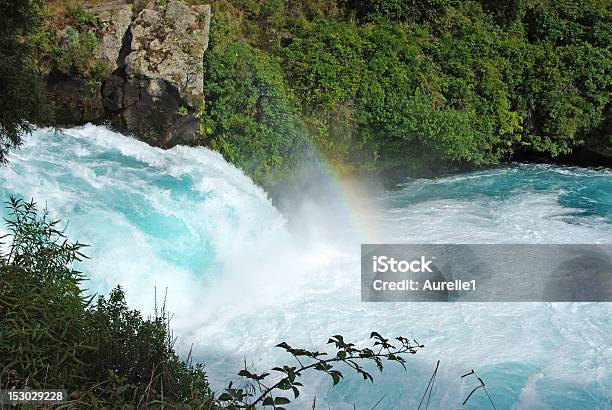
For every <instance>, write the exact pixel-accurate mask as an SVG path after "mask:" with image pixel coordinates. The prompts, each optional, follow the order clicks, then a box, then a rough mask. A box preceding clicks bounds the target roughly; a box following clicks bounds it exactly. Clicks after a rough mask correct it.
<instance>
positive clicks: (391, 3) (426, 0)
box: [347, 0, 458, 21]
mask: <svg viewBox="0 0 612 410" xmlns="http://www.w3.org/2000/svg"><path fill="white" fill-rule="evenodd" d="M347 3H348V4H347V7H348V9H349V10H352V11H354V12H355V14H356V16H357V18H358V19H360V20H362V21H375V20H380V19H385V20H390V21H408V20H409V21H423V20H426V19H430V18H432V17H434V16H436V15H438V14H440V13H442V12H443V11H444V9H445V8H447V7H449V6H451V5H452V4H456V3H458V1H457V0H415V1H406V0H348V2H347Z"/></svg>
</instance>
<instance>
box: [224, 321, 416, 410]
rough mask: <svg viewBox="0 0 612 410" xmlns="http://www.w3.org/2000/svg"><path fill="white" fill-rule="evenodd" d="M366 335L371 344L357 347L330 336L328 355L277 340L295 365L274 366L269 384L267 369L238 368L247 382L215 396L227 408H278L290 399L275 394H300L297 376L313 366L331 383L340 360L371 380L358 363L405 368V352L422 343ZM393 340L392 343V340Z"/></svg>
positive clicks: (338, 374) (335, 381)
mask: <svg viewBox="0 0 612 410" xmlns="http://www.w3.org/2000/svg"><path fill="white" fill-rule="evenodd" d="M370 339H371V340H372V341H373V344H372V347H371V348H370V347H363V348H358V347H356V346H355V344H354V343H348V342H345V341H344V338H343V337H342V336H340V335H336V336H333V337H332V338H330V339H329V340H328V342H327V343H328V344H331V345H334V348H335V352H334V354H333V355H329V354H327V353H324V352H318V351H310V350H305V349H296V348H292V347H291V346H289V345H288V344H287V343H286V342H282V343H280V344H278V345H277V346H276V347H280V348H281V349H284V350H285V351H287V352H288V353H290V354H291V355H292V356H293V357H294V358H295V360H296V361H297V362H298V366H288V365H285V366H282V367H274V368H273V369H272V370H271V371H273V372H276V373H277V374H279V375H280V377H281V379H280V380H277V381H275V382H272V384H268V383H267V380H266V379H267V378H268V377H269V376H271V374H270V373H261V374H256V373H252V372H250V371H249V370H247V369H246V366H245V369H243V370H241V371H240V372H239V373H238V375H239V376H242V377H244V378H246V379H247V380H248V384H247V386H246V387H244V388H234V387H233V383H231V382H230V384H229V385H228V387H227V388H226V390H225V392H224V393H223V394H221V395H220V396H219V402H220V406H222V407H225V408H229V409H241V408H246V409H253V408H255V406H257V405H260V406H272V407H274V408H275V409H282V407H281V406H282V405H285V404H289V403H291V399H289V398H288V397H285V396H281V395H279V394H281V393H280V391H288V390H291V391H292V392H293V396H294V399H296V398H297V397H298V396H299V394H300V388H301V387H302V386H303V385H302V383H300V381H299V378H300V377H302V375H303V374H304V373H305V372H306V371H309V370H316V371H320V372H323V373H327V374H328V375H329V376H330V377H331V378H332V382H333V384H334V386H335V385H336V384H338V383H339V382H340V380H341V379H342V378H343V377H344V376H343V374H342V373H341V372H340V371H339V370H338V369H337V368H335V367H334V366H335V365H337V364H344V365H346V366H348V367H350V368H351V369H353V370H354V371H355V372H357V374H359V375H361V376H362V377H363V379H364V380H370V381H371V382H373V381H374V379H373V377H372V375H371V374H370V373H368V372H367V371H366V370H364V367H363V365H361V364H360V363H363V362H364V361H365V362H374V363H375V364H376V367H377V368H378V370H379V371H381V372H382V371H383V368H384V365H383V362H385V361H392V362H397V363H399V364H400V365H401V366H402V367H403V368H404V370H406V365H405V362H406V359H405V358H404V357H403V356H404V355H406V354H415V353H416V352H417V351H418V350H419V349H422V348H423V347H424V345H422V344H419V343H418V342H417V341H416V340H412V341H410V340H408V339H406V338H405V337H402V336H399V337H396V338H395V339H394V341H393V342H392V341H391V340H389V339H386V338H384V337H383V336H381V335H380V334H379V333H377V332H372V334H371V335H370ZM392 343H393V344H392Z"/></svg>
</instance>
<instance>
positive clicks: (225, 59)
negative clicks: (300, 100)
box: [203, 21, 305, 181]
mask: <svg viewBox="0 0 612 410" xmlns="http://www.w3.org/2000/svg"><path fill="white" fill-rule="evenodd" d="M222 24H223V22H222V21H221V22H220V21H217V22H216V23H215V24H214V25H213V28H212V30H213V33H214V34H213V35H212V36H211V40H210V41H211V44H210V49H209V51H208V53H207V55H206V59H205V64H204V78H205V79H204V85H205V91H204V92H205V95H206V105H205V111H204V113H203V121H204V125H205V126H204V130H205V133H206V134H207V136H208V144H209V145H210V146H211V147H213V148H214V149H216V150H218V151H220V152H221V153H222V154H223V155H224V156H225V158H226V159H227V160H228V161H230V162H232V163H233V164H236V165H237V166H239V167H241V168H243V169H244V170H245V171H247V172H248V173H249V174H250V175H252V176H253V177H254V178H255V179H256V180H258V181H262V180H263V179H264V177H273V176H274V175H278V174H280V173H283V172H287V171H289V170H290V169H291V168H292V166H293V165H295V163H296V162H297V160H298V159H299V155H300V153H301V151H302V147H303V145H304V143H305V138H304V134H303V130H302V128H301V125H300V122H299V120H298V118H297V117H296V115H295V112H294V109H293V107H292V104H291V101H290V99H289V96H288V95H287V89H286V87H285V84H284V82H283V77H282V71H281V68H280V65H279V63H278V61H276V60H275V59H273V58H270V57H268V56H266V55H265V54H263V53H262V52H261V51H259V50H257V49H255V48H253V47H251V46H249V45H247V44H244V43H240V42H238V41H235V40H234V39H233V38H232V37H231V35H230V34H229V30H227V28H226V29H225V31H224V29H223V28H221V27H220V26H221V25H222Z"/></svg>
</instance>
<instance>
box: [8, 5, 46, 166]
mask: <svg viewBox="0 0 612 410" xmlns="http://www.w3.org/2000/svg"><path fill="white" fill-rule="evenodd" d="M42 6H43V1H37V0H28V1H19V2H14V1H8V0H1V1H0V22H2V23H1V24H0V95H1V96H2V98H0V163H3V162H5V161H6V155H7V154H8V151H9V150H10V149H12V148H15V147H17V146H19V145H20V144H21V138H22V136H23V135H24V134H27V133H29V132H30V131H31V130H32V124H40V123H46V122H47V121H48V120H50V118H51V114H50V113H51V110H50V108H49V103H48V101H47V96H46V93H45V91H44V87H43V84H42V81H41V80H40V79H39V78H38V77H37V75H36V73H35V70H34V69H33V68H32V67H31V66H30V65H29V64H28V60H29V59H30V56H31V51H32V50H31V48H30V46H29V44H28V43H27V42H25V41H24V40H23V38H24V36H26V35H27V34H28V33H31V32H32V31H33V30H35V29H36V27H38V26H39V24H40V21H41V15H42Z"/></svg>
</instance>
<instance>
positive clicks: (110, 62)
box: [95, 4, 132, 72]
mask: <svg viewBox="0 0 612 410" xmlns="http://www.w3.org/2000/svg"><path fill="white" fill-rule="evenodd" d="M98 19H99V21H100V25H101V28H100V32H101V34H100V35H99V37H100V43H99V44H98V48H97V50H96V55H95V56H96V58H98V59H100V60H102V61H104V62H105V63H106V65H107V67H108V68H109V71H110V72H112V71H113V70H115V69H116V68H117V62H118V59H119V51H120V50H121V47H122V45H123V36H124V35H125V32H126V31H127V29H128V27H129V26H130V23H131V22H132V5H131V4H123V5H118V6H116V7H114V8H112V9H109V10H103V11H101V12H100V13H99V14H98Z"/></svg>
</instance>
